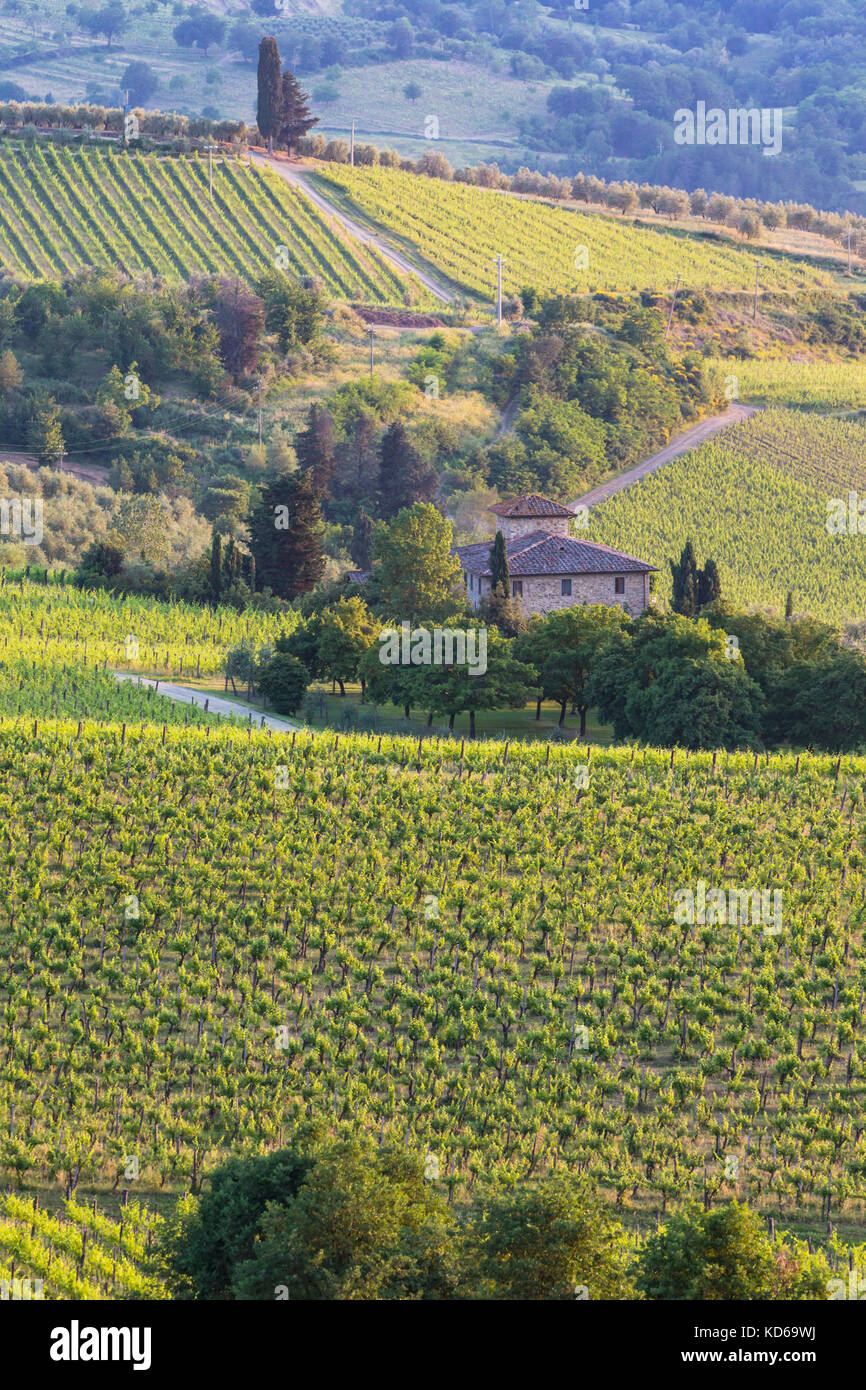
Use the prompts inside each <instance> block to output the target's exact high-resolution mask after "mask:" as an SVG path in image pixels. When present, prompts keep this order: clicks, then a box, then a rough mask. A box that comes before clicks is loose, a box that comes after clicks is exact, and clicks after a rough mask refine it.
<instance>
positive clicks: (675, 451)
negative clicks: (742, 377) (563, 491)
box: [572, 405, 760, 507]
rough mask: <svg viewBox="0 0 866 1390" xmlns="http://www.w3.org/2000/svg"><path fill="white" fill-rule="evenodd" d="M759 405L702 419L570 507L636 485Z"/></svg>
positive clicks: (603, 498) (601, 499)
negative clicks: (655, 452)
mask: <svg viewBox="0 0 866 1390" xmlns="http://www.w3.org/2000/svg"><path fill="white" fill-rule="evenodd" d="M759 409H760V407H759V406H755V405H731V406H729V407H728V409H727V410H726V411H725V412H724V414H722V415H711V416H710V417H709V418H708V419H706V420H701V421H700V422H699V423H698V424H697V425H693V426H692V428H691V429H689V430H686V431H685V433H684V434H680V435H677V437H676V439H673V440H672V441H671V443H670V444H666V445H665V447H664V448H663V449H660V450H659V452H658V453H657V454H651V455H650V457H649V458H646V459H644V460H643V462H642V463H637V464H635V466H634V468H629V469H628V470H627V471H626V472H625V473H620V475H619V477H617V478H611V479H610V481H609V482H607V483H600V484H599V486H598V487H594V488H593V489H592V491H591V492H586V493H584V495H583V496H582V497H578V498H576V500H575V501H574V503H573V504H572V505H573V506H575V507H576V506H578V505H581V506H584V507H593V506H595V504H596V503H597V502H606V501H607V499H608V497H613V495H614V494H615V493H617V492H622V491H623V490H624V489H625V488H627V487H631V486H632V485H633V484H634V483H639V482H640V480H641V478H648V477H649V475H650V474H651V473H655V472H656V470H657V469H659V468H663V467H664V465H665V464H666V463H672V462H673V460H674V459H675V458H679V456H680V454H686V453H688V451H689V449H696V448H698V446H699V445H701V444H705V443H706V442H707V440H708V439H712V437H713V435H715V434H718V433H719V431H720V430H726V429H729V428H730V427H731V425H740V424H742V422H743V421H744V420H748V419H749V417H750V416H752V415H756V414H757V413H758V410H759Z"/></svg>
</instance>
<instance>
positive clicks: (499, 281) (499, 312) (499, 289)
mask: <svg viewBox="0 0 866 1390" xmlns="http://www.w3.org/2000/svg"><path fill="white" fill-rule="evenodd" d="M505 264H506V260H505V257H504V256H503V254H502V252H501V251H497V253H496V323H497V326H498V327H500V328H501V327H502V267H503V266H504V265H505Z"/></svg>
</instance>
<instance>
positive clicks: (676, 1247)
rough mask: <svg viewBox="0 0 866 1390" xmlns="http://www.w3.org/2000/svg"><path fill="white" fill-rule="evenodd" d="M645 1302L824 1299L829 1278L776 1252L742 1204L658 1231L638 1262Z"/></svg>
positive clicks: (682, 1215)
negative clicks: (802, 1266)
mask: <svg viewBox="0 0 866 1390" xmlns="http://www.w3.org/2000/svg"><path fill="white" fill-rule="evenodd" d="M634 1274H635V1284H636V1286H637V1288H638V1289H639V1290H640V1292H641V1293H643V1295H644V1297H646V1298H648V1299H652V1300H654V1301H655V1300H662V1301H664V1302H681V1301H690V1302H692V1301H701V1302H709V1301H719V1300H724V1301H732V1302H737V1301H740V1300H744V1301H748V1302H752V1301H756V1300H757V1301H764V1300H771V1299H807V1300H808V1299H824V1298H826V1297H827V1292H826V1285H825V1274H824V1273H823V1271H821V1270H820V1268H819V1267H818V1266H817V1264H816V1265H815V1266H814V1267H812V1268H810V1267H809V1266H808V1265H807V1266H806V1267H805V1268H801V1267H800V1265H799V1263H798V1262H797V1261H796V1260H795V1259H794V1260H792V1259H791V1258H790V1257H789V1256H786V1253H785V1252H784V1250H774V1248H773V1245H772V1244H771V1242H770V1240H769V1239H768V1237H767V1235H766V1234H765V1231H764V1226H763V1222H762V1220H761V1218H760V1217H759V1216H758V1215H757V1214H756V1213H755V1212H751V1211H749V1209H748V1207H745V1206H740V1205H739V1204H738V1203H737V1202H726V1203H724V1204H722V1205H720V1206H717V1207H713V1208H712V1209H711V1210H710V1211H706V1212H702V1211H694V1210H692V1211H683V1212H678V1213H677V1214H676V1215H674V1216H672V1217H670V1218H669V1219H668V1221H667V1222H666V1223H665V1225H664V1226H663V1227H662V1228H661V1230H659V1231H655V1232H653V1233H652V1234H651V1235H650V1236H649V1238H648V1240H647V1242H646V1244H645V1245H644V1247H643V1249H642V1250H641V1252H640V1254H639V1256H638V1258H637V1260H636V1262H635V1270H634Z"/></svg>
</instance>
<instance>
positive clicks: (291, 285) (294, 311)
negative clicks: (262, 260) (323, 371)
mask: <svg viewBox="0 0 866 1390" xmlns="http://www.w3.org/2000/svg"><path fill="white" fill-rule="evenodd" d="M256 288H257V290H258V293H259V294H260V295H261V297H262V299H263V300H264V303H265V323H266V325H267V328H268V330H269V331H270V332H271V333H276V335H277V339H278V341H279V344H280V350H281V352H291V351H293V350H294V349H295V348H299V347H308V346H310V345H311V344H313V343H315V341H316V339H317V338H318V337H319V335H320V333H321V329H322V321H323V319H324V315H325V301H324V299H323V296H322V292H321V290H320V289H319V288H318V287H317V286H315V285H301V284H297V283H295V282H293V281H291V280H289V279H287V278H286V276H285V274H283V272H282V271H279V270H269V271H266V272H265V274H264V275H263V276H262V277H261V278H260V280H259V282H258V285H257V287H256Z"/></svg>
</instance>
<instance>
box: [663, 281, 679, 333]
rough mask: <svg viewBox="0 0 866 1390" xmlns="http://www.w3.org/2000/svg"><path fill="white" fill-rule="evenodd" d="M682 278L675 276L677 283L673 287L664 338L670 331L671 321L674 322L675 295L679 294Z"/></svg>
mask: <svg viewBox="0 0 866 1390" xmlns="http://www.w3.org/2000/svg"><path fill="white" fill-rule="evenodd" d="M682 278H683V277H682V276H681V275H678V276H677V283H676V286H675V288H674V297H673V299H672V300H671V311H670V313H669V314H668V326H667V328H666V329H665V337H667V336H668V334H669V333H670V331H671V324H672V323H673V320H674V308H675V306H676V302H677V295H678V294H679V292H680V280H681V279H682Z"/></svg>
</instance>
